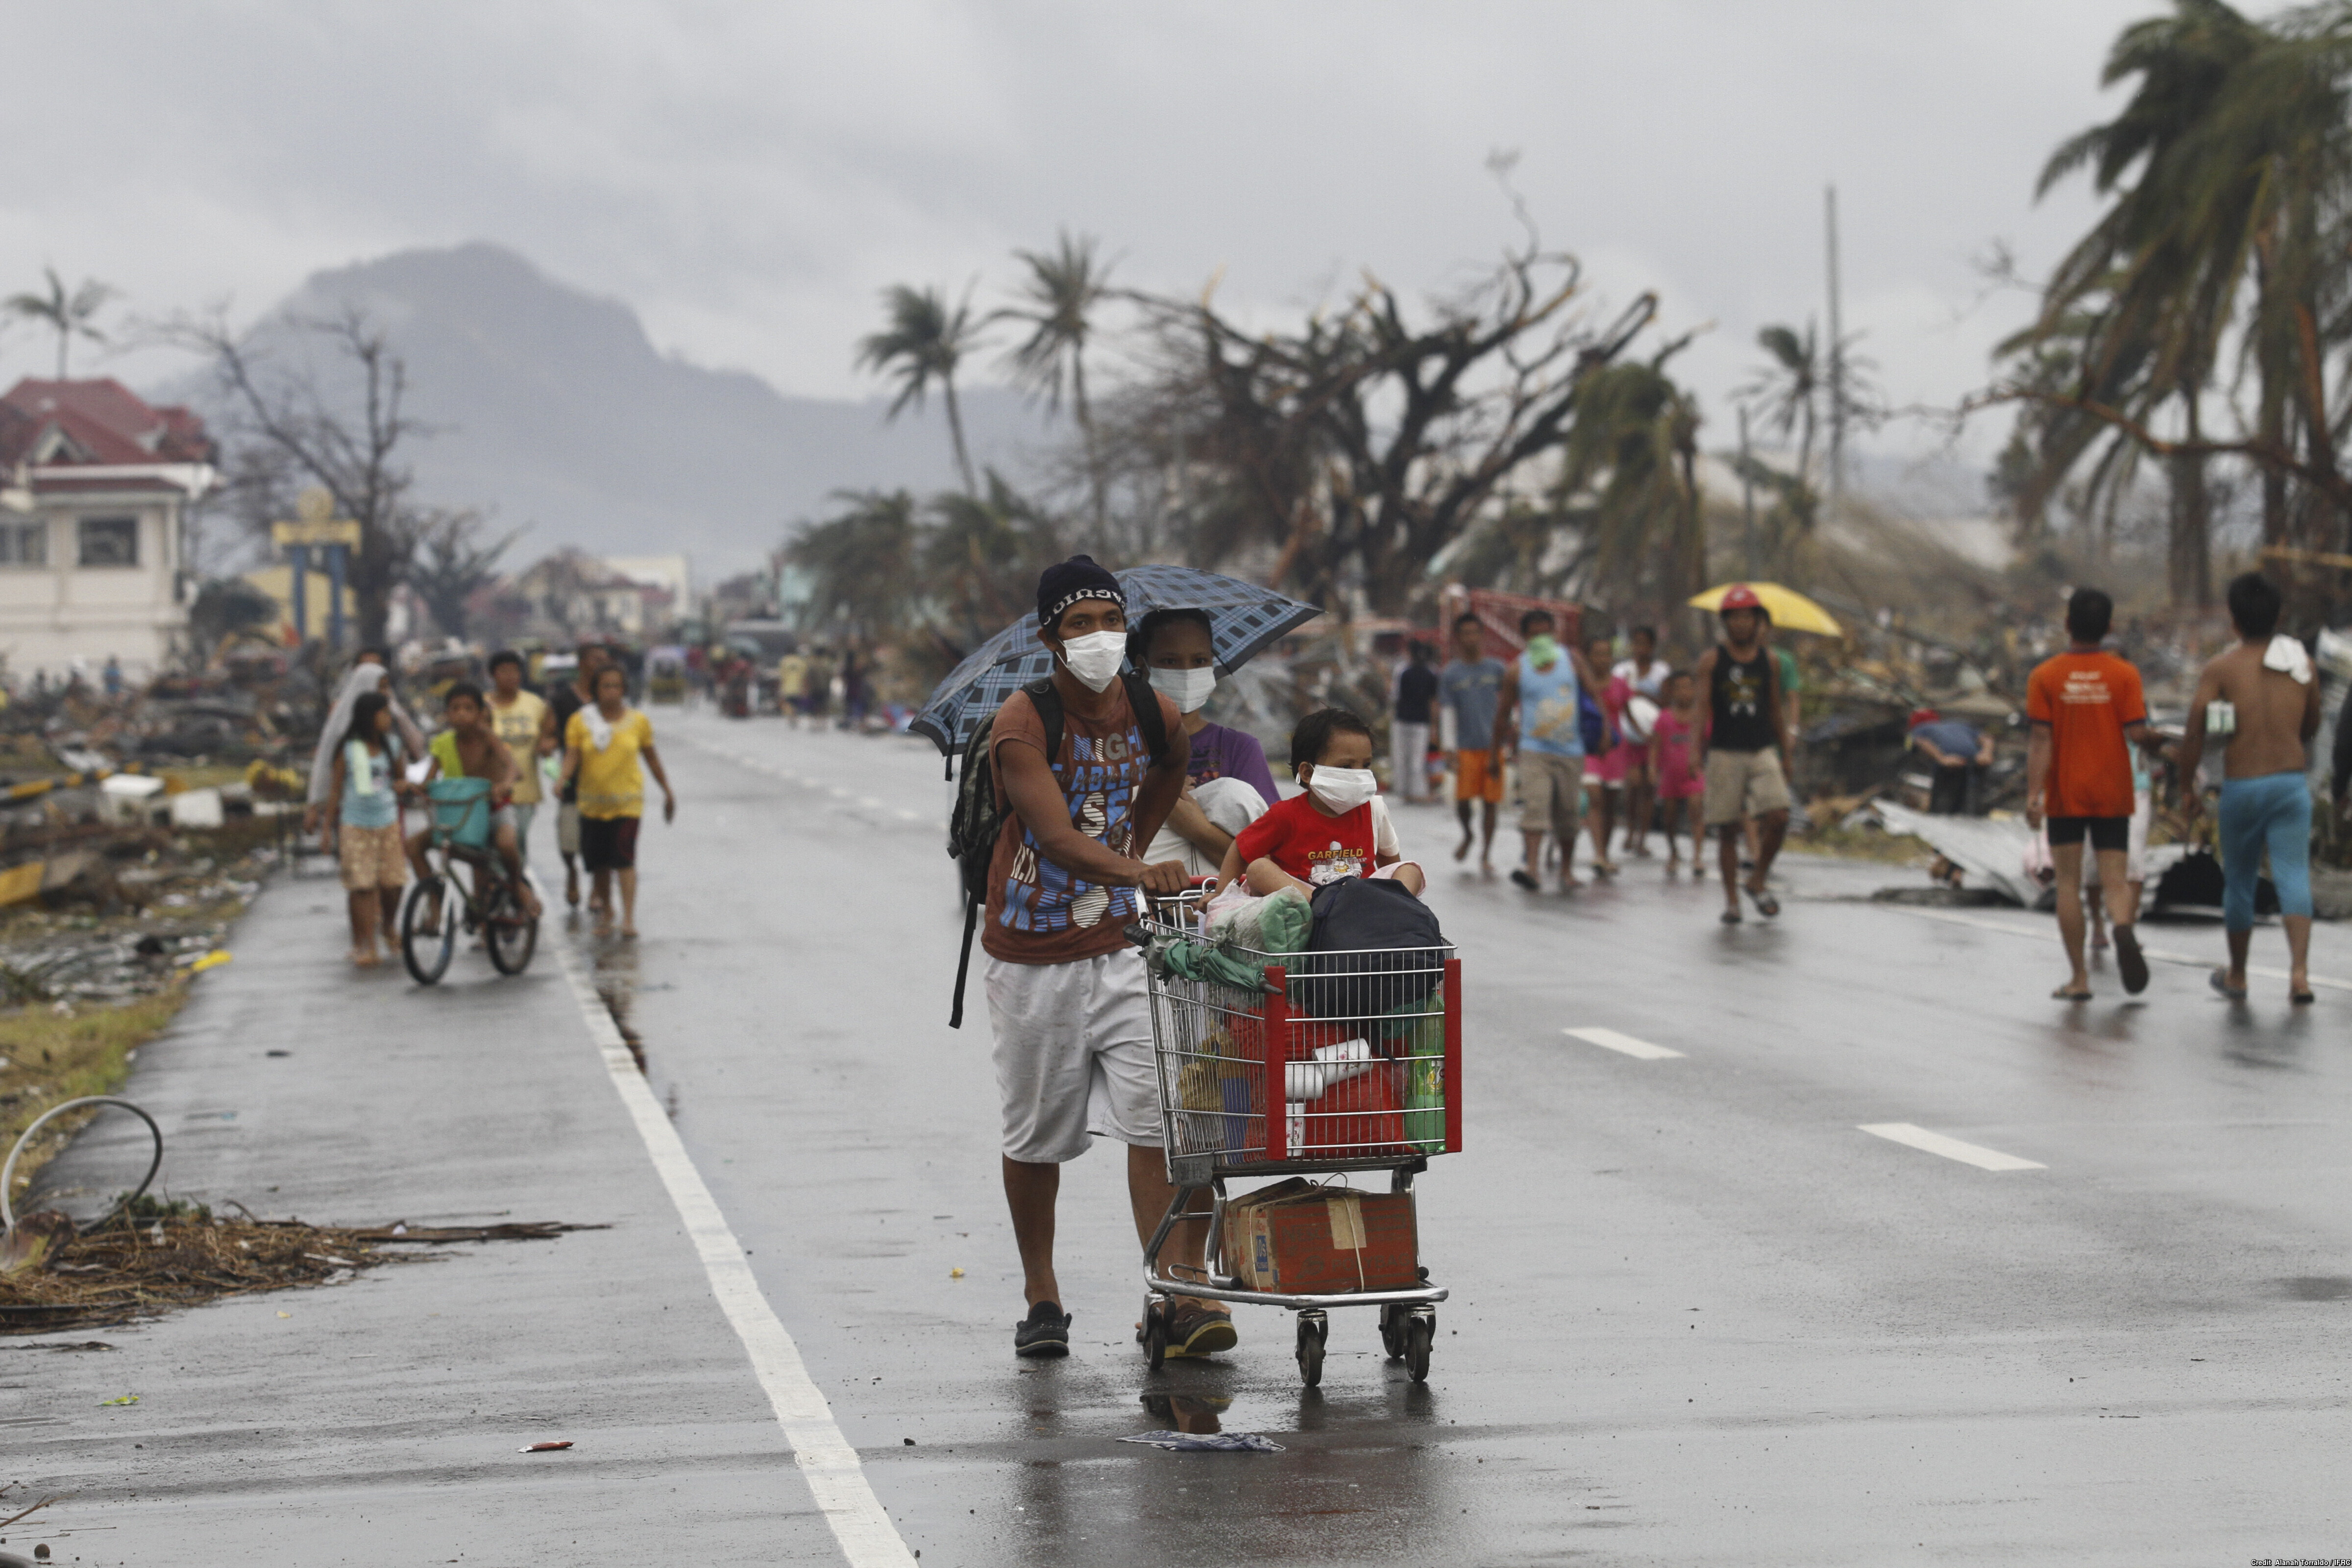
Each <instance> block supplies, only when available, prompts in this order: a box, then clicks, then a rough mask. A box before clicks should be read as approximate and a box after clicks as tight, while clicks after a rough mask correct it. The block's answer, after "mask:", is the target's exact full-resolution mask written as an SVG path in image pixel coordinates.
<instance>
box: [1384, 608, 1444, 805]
mask: <svg viewBox="0 0 2352 1568" xmlns="http://www.w3.org/2000/svg"><path fill="white" fill-rule="evenodd" d="M1429 659H1430V649H1429V645H1428V644H1427V643H1425V642H1422V641H1420V640H1418V639H1415V640H1414V642H1413V643H1412V647H1410V648H1409V649H1407V651H1406V658H1405V663H1404V668H1402V669H1400V670H1398V671H1397V678H1396V690H1395V691H1394V692H1393V693H1392V694H1391V697H1390V700H1389V772H1390V774H1391V777H1393V778H1394V779H1395V780H1396V790H1397V793H1398V794H1399V795H1402V796H1403V797H1404V803H1405V804H1406V805H1420V804H1421V803H1422V802H1423V801H1425V800H1427V799H1428V798H1429V726H1430V724H1431V722H1432V721H1433V720H1434V719H1435V718H1436V717H1437V713H1436V704H1437V671H1435V670H1433V669H1432V668H1429Z"/></svg>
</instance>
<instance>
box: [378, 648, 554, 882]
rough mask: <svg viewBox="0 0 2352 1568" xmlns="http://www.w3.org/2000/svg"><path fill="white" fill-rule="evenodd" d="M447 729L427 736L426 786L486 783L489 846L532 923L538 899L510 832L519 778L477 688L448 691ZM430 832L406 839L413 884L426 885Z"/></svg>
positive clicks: (464, 684)
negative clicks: (463, 780) (430, 740)
mask: <svg viewBox="0 0 2352 1568" xmlns="http://www.w3.org/2000/svg"><path fill="white" fill-rule="evenodd" d="M443 702H444V703H445V705H446V706H445V711H446V713H447V715H448V718H449V728H447V729H446V730H444V731H441V732H440V733H439V734H437V735H436V736H434V737H433V743H432V745H431V746H430V747H428V748H427V754H429V755H430V756H431V757H432V759H433V766H432V768H431V769H430V770H429V771H428V772H427V773H425V783H426V784H428V785H429V784H431V783H432V781H433V780H435V779H436V778H449V779H457V778H471V779H488V780H489V781H490V806H491V810H490V827H491V842H492V844H494V845H495V846H496V847H497V848H498V852H499V859H501V860H503V861H505V862H506V868H507V875H508V876H509V877H511V878H512V879H514V885H515V891H516V892H517V893H518V894H519V895H520V897H521V899H522V905H523V908H524V909H526V910H530V917H531V919H533V920H537V919H538V918H539V913H540V910H539V895H538V893H536V892H535V891H533V890H532V889H531V885H530V878H528V877H526V876H524V875H523V873H522V845H521V841H520V836H519V835H518V834H517V832H516V826H517V824H516V821H515V808H514V802H513V799H512V798H511V797H512V795H513V794H514V786H515V782H516V781H517V780H518V779H520V777H521V776H522V773H521V770H520V768H518V767H517V766H516V765H515V759H514V752H511V751H509V750H508V748H507V744H506V742H503V741H501V740H499V732H498V731H496V730H494V729H492V728H491V727H490V722H489V712H490V710H489V705H488V703H487V702H485V701H484V700H483V698H482V689H481V688H480V687H478V686H476V685H475V684H474V683H473V682H471V681H468V680H461V681H458V682H457V684H456V685H454V686H452V687H450V688H449V695H448V696H447V697H446V698H444V699H443ZM432 837H433V830H432V829H431V828H429V827H428V828H426V829H425V831H423V832H422V833H415V834H411V835H410V836H409V839H408V863H409V865H410V866H411V867H412V868H415V872H416V879H417V880H418V881H419V882H429V881H430V880H431V879H432V878H431V874H430V872H429V871H428V869H427V868H426V867H425V845H426V844H428V843H429V842H431V840H432Z"/></svg>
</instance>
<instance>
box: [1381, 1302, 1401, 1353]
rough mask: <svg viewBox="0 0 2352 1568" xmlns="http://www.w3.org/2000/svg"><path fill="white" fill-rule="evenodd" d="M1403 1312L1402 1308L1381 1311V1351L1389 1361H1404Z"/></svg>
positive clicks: (1382, 1309) (1387, 1308) (1384, 1308)
mask: <svg viewBox="0 0 2352 1568" xmlns="http://www.w3.org/2000/svg"><path fill="white" fill-rule="evenodd" d="M1404 1320H1405V1309H1404V1308H1402V1307H1382V1308H1381V1349H1382V1350H1383V1351H1386V1352H1388V1357H1389V1360H1391V1361H1402V1360H1403V1359H1404Z"/></svg>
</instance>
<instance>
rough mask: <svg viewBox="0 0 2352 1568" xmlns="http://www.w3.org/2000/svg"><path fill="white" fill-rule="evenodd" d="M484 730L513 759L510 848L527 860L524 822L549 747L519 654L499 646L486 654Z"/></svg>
mask: <svg viewBox="0 0 2352 1568" xmlns="http://www.w3.org/2000/svg"><path fill="white" fill-rule="evenodd" d="M490 728H491V729H492V730H493V731H497V733H498V737H499V742H501V743H503V744H504V745H505V747H506V749H507V752H508V753H509V755H511V756H512V757H513V758H514V763H515V774H516V776H515V784H514V795H513V806H514V829H515V848H516V850H517V852H518V853H520V855H521V857H522V859H523V864H525V865H526V866H528V865H529V864H530V825H531V821H532V819H533V818H535V817H536V816H538V815H539V798H540V787H539V786H540V779H539V764H540V760H541V758H543V757H546V756H548V755H550V754H551V753H552V752H554V750H555V737H554V736H552V735H550V734H549V733H548V732H547V729H548V724H547V704H546V702H545V701H543V700H541V697H540V695H539V693H538V692H536V691H526V690H524V689H523V685H522V655H520V654H519V653H517V652H515V651H514V649H512V648H500V649H499V651H498V652H496V653H494V654H492V655H490Z"/></svg>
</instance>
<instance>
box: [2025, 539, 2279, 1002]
mask: <svg viewBox="0 0 2352 1568" xmlns="http://www.w3.org/2000/svg"><path fill="white" fill-rule="evenodd" d="M2229 599H2230V620H2231V623H2232V624H2233V625H2234V626H2236V627H2237V629H2238V646H2237V647H2233V648H2231V650H2230V651H2229V652H2227V653H2225V654H2223V655H2222V656H2221V658H2217V659H2215V660H2214V661H2213V662H2212V663H2210V664H2209V665H2207V666H2206V667H2205V673H2204V674H2203V675H2202V676H2200V677H2199V678H2198V681H2197V695H2196V696H2195V698H2193V699H2192V700H2190V701H2189V729H2188V733H2187V735H2186V736H2185V737H2184V738H2183V739H2182V741H2181V742H2180V753H2179V763H2180V777H2181V779H2182V781H2183V784H2184V789H2183V794H2184V795H2185V796H2186V799H2185V800H2184V801H2183V805H2186V806H2187V807H2188V809H2189V813H2190V814H2191V815H2192V816H2194V815H2195V813H2197V812H2198V811H2199V810H2200V809H2201V808H2202V806H2203V802H2202V800H2201V799H2200V797H2199V795H2198V791H2197V765H2198V763H2200V762H2202V761H2203V760H2204V755H2205V741H2206V738H2207V737H2208V736H2218V737H2219V738H2220V739H2221V743H2222V745H2223V747H2224V748H2226V750H2225V751H2224V753H2223V760H2222V775H2223V776H2222V780H2221V876H2222V892H2221V924H2222V928H2223V930H2224V931H2225V932H2226V934H2227V937H2228V940H2229V943H2230V966H2229V967H2228V968H2227V969H2217V970H2215V971H2214V972H2213V976H2212V983H2213V988H2214V989H2215V990H2217V991H2219V992H2221V994H2223V995H2224V996H2227V997H2229V998H2230V999H2231V1001H2233V1002H2235V1001H2242V1000H2243V999H2244V997H2245V994H2246V950H2247V949H2248V948H2249V947H2250V946H2252V942H2253V935H2254V880H2255V879H2256V877H2257V876H2259V875H2260V873H2261V871H2262V868H2263V852H2264V850H2265V849H2267V850H2268V851H2269V858H2270V868H2271V885H2272V886H2273V887H2274V888H2276V889H2278V900H2279V923H2280V924H2282V925H2284V926H2285V927H2286V949H2287V1000H2288V1001H2290V1002H2295V1003H2304V1002H2309V1001H2310V1000H2311V999H2312V992H2311V975H2310V967H2309V966H2310V960H2311V784H2310V782H2309V780H2308V778H2307V777H2306V776H2305V769H2306V768H2307V767H2308V766H2309V765H2310V758H2309V756H2308V755H2307V754H2306V752H2305V748H2306V747H2307V746H2309V745H2310V743H2311V738H2312V737H2313V736H2314V735H2316V734H2317V733H2318V732H2319V682H2318V680H2317V679H2315V678H2314V676H2313V673H2312V668H2311V656H2310V655H2309V654H2308V653H2307V652H2305V649H2304V646H2303V644H2301V643H2300V642H2298V641H2296V640H2295V639H2294V638H2293V637H2281V636H2279V635H2278V621H2279V608H2280V599H2279V591H2278V589H2277V588H2275V587H2273V585H2272V584H2271V582H2270V579H2268V578H2266V577H2264V576H2263V574H2261V573H2259V572H2249V573H2247V574H2244V575H2243V576H2241V577H2239V578H2237V579H2235V580H2234V581H2232V582H2231V584H2230V594H2229ZM2216 720H2219V721H2221V722H2220V723H2218V724H2217V723H2216V722H2215V721H2216ZM2060 874H2061V875H2062V876H2063V874H2064V873H2063V871H2062V872H2061V873H2060ZM2122 934H2123V933H2122V931H2120V930H2118V931H2116V935H2117V936H2118V937H2120V936H2121V935H2122Z"/></svg>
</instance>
